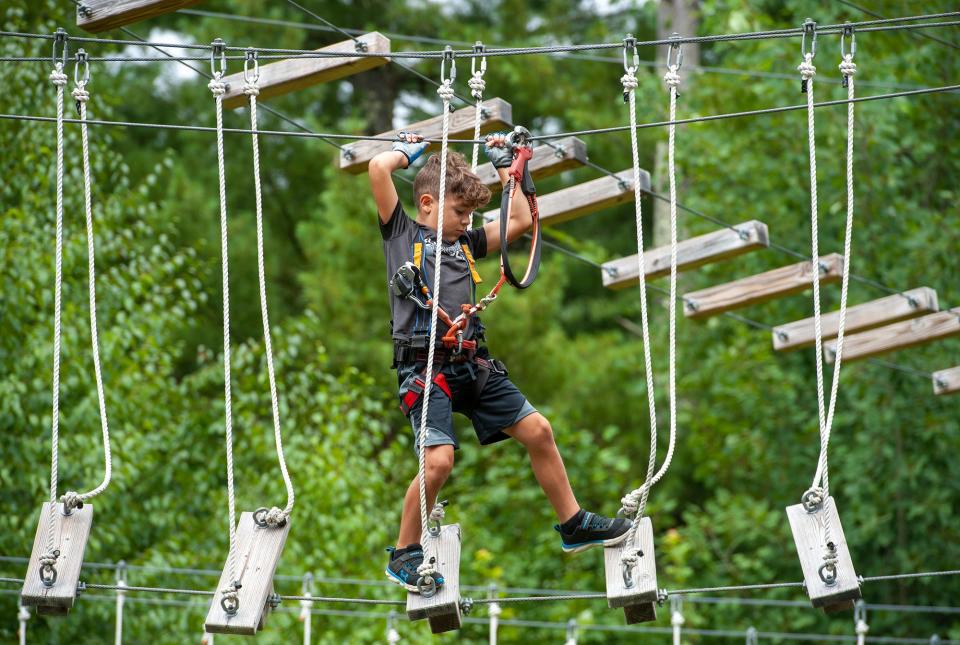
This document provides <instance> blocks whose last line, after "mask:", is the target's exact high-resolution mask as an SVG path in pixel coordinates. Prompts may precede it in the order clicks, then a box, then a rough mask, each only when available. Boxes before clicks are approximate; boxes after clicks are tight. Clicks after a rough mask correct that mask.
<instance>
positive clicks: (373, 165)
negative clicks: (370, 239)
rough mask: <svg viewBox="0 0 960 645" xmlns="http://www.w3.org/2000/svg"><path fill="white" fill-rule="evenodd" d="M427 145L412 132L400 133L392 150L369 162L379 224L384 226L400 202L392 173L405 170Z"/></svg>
mask: <svg viewBox="0 0 960 645" xmlns="http://www.w3.org/2000/svg"><path fill="white" fill-rule="evenodd" d="M428 146H429V144H427V143H424V142H423V137H422V136H420V135H419V134H416V133H414V132H401V133H400V135H399V138H398V140H397V142H396V143H394V144H393V149H392V150H390V151H389V152H381V153H380V154H378V155H377V156H375V157H374V158H373V159H371V160H370V165H369V167H368V170H369V175H370V189H371V190H372V192H373V200H374V201H375V202H376V203H377V214H378V215H379V216H380V222H381V223H382V224H386V223H387V222H389V221H390V217H391V216H392V215H393V210H394V208H396V206H397V202H398V201H399V200H400V197H399V195H397V188H396V186H394V185H393V177H392V175H393V173H394V171H396V170H400V169H401V168H407V167H408V166H409V165H410V164H411V163H413V162H414V161H415V160H416V159H417V157H419V156H420V155H421V154H423V151H424V150H426V149H427V147H428Z"/></svg>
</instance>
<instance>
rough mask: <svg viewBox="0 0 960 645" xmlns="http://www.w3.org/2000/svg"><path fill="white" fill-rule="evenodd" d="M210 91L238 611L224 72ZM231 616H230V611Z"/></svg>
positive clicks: (224, 601)
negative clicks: (214, 132) (214, 119)
mask: <svg viewBox="0 0 960 645" xmlns="http://www.w3.org/2000/svg"><path fill="white" fill-rule="evenodd" d="M207 87H208V88H209V89H210V93H211V94H213V98H214V103H215V106H216V115H217V173H218V175H217V176H218V181H219V188H220V191H219V197H220V265H221V277H222V288H223V411H224V429H225V443H226V449H227V515H228V518H227V519H228V522H229V523H230V526H229V529H230V530H229V535H230V550H229V554H228V556H227V566H228V567H229V569H230V579H231V580H232V581H233V585H232V586H231V587H228V588H226V589H223V590H222V592H221V593H222V596H221V600H220V604H221V605H222V606H223V607H224V609H225V610H227V606H228V605H229V606H232V607H234V608H235V607H236V606H238V605H239V602H240V599H239V596H238V594H237V585H238V584H239V578H238V575H237V574H238V571H237V535H236V526H237V521H236V505H235V500H234V490H233V405H232V399H231V394H230V269H229V253H228V250H227V177H226V171H225V169H224V161H223V95H224V94H225V93H226V91H227V86H226V83H224V82H223V71H222V70H218V71H215V72H214V74H213V78H212V79H211V80H210V82H209V83H208V84H207ZM234 611H236V609H234ZM227 612H228V613H229V610H227Z"/></svg>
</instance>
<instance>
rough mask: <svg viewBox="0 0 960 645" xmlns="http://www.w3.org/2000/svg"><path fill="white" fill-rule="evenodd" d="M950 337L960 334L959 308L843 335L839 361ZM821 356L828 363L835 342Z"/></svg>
mask: <svg viewBox="0 0 960 645" xmlns="http://www.w3.org/2000/svg"><path fill="white" fill-rule="evenodd" d="M952 336H960V307H956V308H954V309H949V310H947V311H941V312H938V313H935V314H927V315H926V316H922V317H920V318H914V319H913V320H907V321H904V322H899V323H895V324H893V325H887V326H886V327H877V328H876V329H871V330H870V331H864V332H860V333H859V334H851V335H850V336H846V337H845V338H844V339H843V360H844V361H856V360H859V359H863V358H869V357H871V356H877V355H878V354H885V353H887V352H892V351H895V350H898V349H906V348H907V347H913V346H914V345H923V344H925V343H932V342H933V341H935V340H942V339H944V338H950V337H952ZM823 355H824V358H825V359H826V361H827V362H828V363H832V362H833V360H834V359H835V358H836V356H837V341H835V340H832V341H830V342H828V343H825V344H824V346H823Z"/></svg>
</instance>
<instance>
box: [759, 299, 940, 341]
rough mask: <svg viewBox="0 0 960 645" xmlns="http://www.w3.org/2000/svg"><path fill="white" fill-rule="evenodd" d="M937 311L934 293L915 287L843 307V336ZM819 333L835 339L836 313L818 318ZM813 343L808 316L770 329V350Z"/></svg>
mask: <svg viewBox="0 0 960 645" xmlns="http://www.w3.org/2000/svg"><path fill="white" fill-rule="evenodd" d="M939 308H940V307H939V306H938V305H937V292H936V291H934V290H933V289H931V288H930V287H919V288H917V289H910V290H909V291H904V292H903V293H898V294H895V295H892V296H887V297H886V298H880V299H878V300H871V301H870V302H865V303H863V304H862V305H855V306H853V307H847V318H846V323H845V324H844V335H846V334H847V333H848V332H856V331H864V330H866V329H873V328H874V327H879V326H881V325H888V324H890V323H893V322H897V321H899V320H905V319H907V318H916V317H917V316H921V315H923V314H926V313H930V312H933V311H937V310H938V309H939ZM820 329H821V331H822V334H823V338H824V339H829V338H836V336H837V333H838V332H839V330H840V312H839V311H833V312H830V313H828V314H823V315H822V316H820ZM815 342H816V337H815V333H814V320H813V317H812V316H811V317H810V318H804V319H803V320H797V321H795V322H791V323H787V324H785V325H777V326H776V327H774V328H773V348H774V349H775V350H777V351H788V350H791V349H799V348H801V347H809V346H811V345H813V344H814V343H815Z"/></svg>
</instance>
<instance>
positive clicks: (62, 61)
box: [50, 27, 69, 69]
mask: <svg viewBox="0 0 960 645" xmlns="http://www.w3.org/2000/svg"><path fill="white" fill-rule="evenodd" d="M68 39H69V36H68V35H67V32H66V30H65V29H63V27H57V30H56V31H55V32H53V53H52V54H51V55H50V62H51V63H53V66H54V67H59V68H60V69H63V68H64V67H66V66H67V59H68V57H69V56H68V52H67V50H68V49H69V46H68V44H67V40H68ZM58 50H59V53H58Z"/></svg>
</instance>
